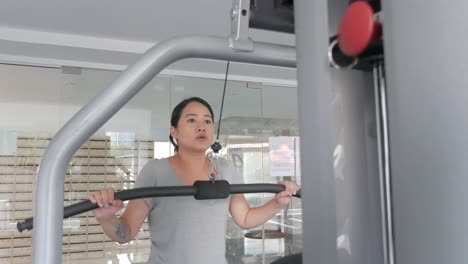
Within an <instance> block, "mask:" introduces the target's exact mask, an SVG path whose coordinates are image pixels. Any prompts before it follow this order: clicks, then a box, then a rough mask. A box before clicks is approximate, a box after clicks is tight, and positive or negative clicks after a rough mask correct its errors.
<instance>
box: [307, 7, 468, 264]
mask: <svg viewBox="0 0 468 264" xmlns="http://www.w3.org/2000/svg"><path fill="white" fill-rule="evenodd" d="M382 2H383V7H382V10H383V12H384V20H385V21H384V41H385V42H384V48H385V63H386V75H387V94H388V97H387V98H388V117H389V135H390V150H391V152H390V159H391V170H392V192H393V195H392V199H393V201H392V202H393V224H394V226H393V231H394V242H395V263H397V264H441V263H447V264H449V263H450V264H458V263H467V260H468V250H467V245H468V209H467V204H468V190H467V189H468V188H467V187H468V48H467V47H468V18H467V16H466V12H467V10H468V1H466V0H453V1H419V0H388V1H387V0H384V1H382ZM299 58H300V56H299ZM305 193H307V192H305Z"/></svg>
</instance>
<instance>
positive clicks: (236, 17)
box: [229, 0, 253, 51]
mask: <svg viewBox="0 0 468 264" xmlns="http://www.w3.org/2000/svg"><path fill="white" fill-rule="evenodd" d="M249 19H250V0H233V1H232V9H231V36H230V37H229V47H231V48H232V49H233V50H235V51H253V41H252V40H251V39H250V38H249Z"/></svg>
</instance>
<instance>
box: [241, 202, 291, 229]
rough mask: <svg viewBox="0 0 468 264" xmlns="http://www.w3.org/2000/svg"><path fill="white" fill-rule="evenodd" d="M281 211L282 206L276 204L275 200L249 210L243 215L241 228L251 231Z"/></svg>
mask: <svg viewBox="0 0 468 264" xmlns="http://www.w3.org/2000/svg"><path fill="white" fill-rule="evenodd" d="M281 209H283V206H281V205H280V204H278V203H277V202H276V200H275V199H273V200H271V201H269V202H268V203H266V204H264V205H262V206H259V207H255V208H250V209H249V210H248V211H247V214H246V215H245V220H244V225H243V226H242V227H243V228H245V229H251V228H255V227H257V226H260V225H262V224H264V223H265V222H266V221H268V220H270V219H271V218H272V217H273V216H275V215H276V214H277V213H278V212H279V211H281Z"/></svg>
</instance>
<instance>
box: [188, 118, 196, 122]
mask: <svg viewBox="0 0 468 264" xmlns="http://www.w3.org/2000/svg"><path fill="white" fill-rule="evenodd" d="M187 121H188V122H189V123H195V119H194V118H190V119H188V120H187Z"/></svg>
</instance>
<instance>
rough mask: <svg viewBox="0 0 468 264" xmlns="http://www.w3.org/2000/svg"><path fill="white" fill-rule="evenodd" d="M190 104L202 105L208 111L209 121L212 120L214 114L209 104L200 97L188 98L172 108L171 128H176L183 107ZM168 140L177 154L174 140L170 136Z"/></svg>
mask: <svg viewBox="0 0 468 264" xmlns="http://www.w3.org/2000/svg"><path fill="white" fill-rule="evenodd" d="M192 102H196V103H200V104H202V105H204V106H205V107H206V108H208V111H210V114H211V120H212V121H213V120H214V114H213V109H212V108H211V106H210V104H209V103H208V102H206V101H205V100H203V99H201V98H200V97H190V98H187V99H185V100H183V101H182V102H180V103H179V104H178V105H176V107H174V110H172V115H171V126H173V127H175V128H177V124H178V123H179V120H180V117H181V115H182V111H184V109H185V107H186V106H187V105H188V104H189V103H192ZM169 140H170V141H171V143H172V145H173V146H174V151H175V152H177V151H178V150H179V145H177V144H176V143H175V141H174V138H172V136H171V134H169Z"/></svg>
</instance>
